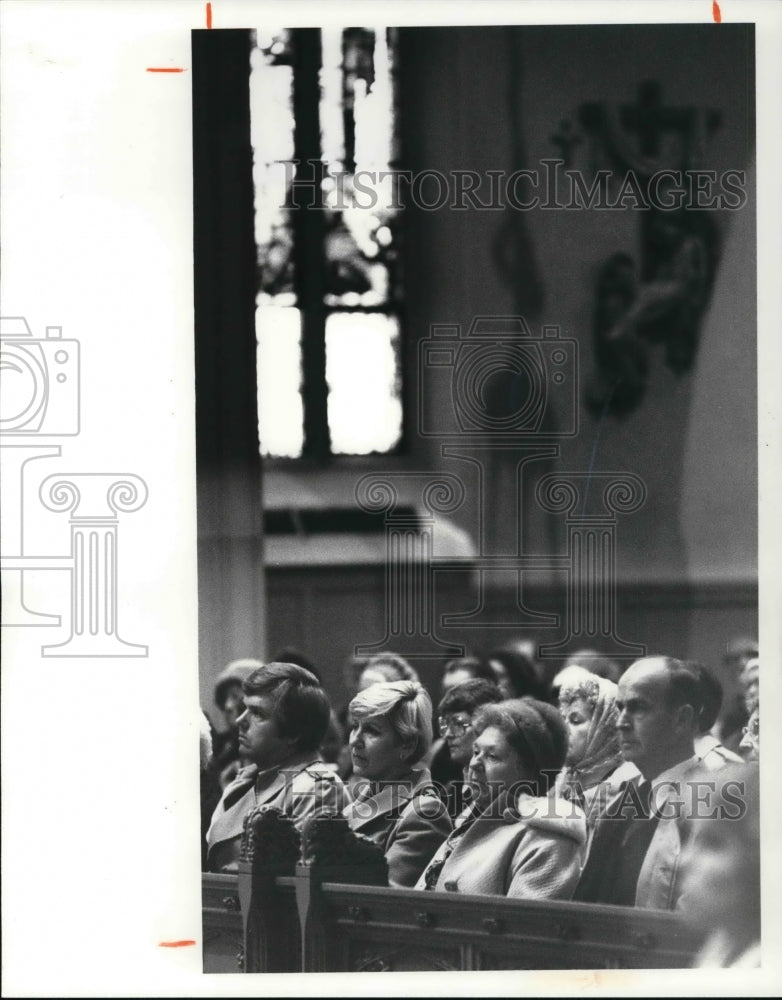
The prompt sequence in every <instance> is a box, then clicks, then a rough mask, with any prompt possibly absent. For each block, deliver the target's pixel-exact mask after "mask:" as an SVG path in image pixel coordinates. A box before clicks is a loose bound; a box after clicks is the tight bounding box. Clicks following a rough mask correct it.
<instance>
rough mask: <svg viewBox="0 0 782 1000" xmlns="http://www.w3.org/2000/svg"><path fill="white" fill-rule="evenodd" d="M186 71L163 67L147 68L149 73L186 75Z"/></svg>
mask: <svg viewBox="0 0 782 1000" xmlns="http://www.w3.org/2000/svg"><path fill="white" fill-rule="evenodd" d="M184 72H185V70H184V69H182V68H181V67H180V68H177V69H169V68H168V67H163V66H147V73H184Z"/></svg>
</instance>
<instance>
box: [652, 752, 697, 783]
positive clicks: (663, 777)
mask: <svg viewBox="0 0 782 1000" xmlns="http://www.w3.org/2000/svg"><path fill="white" fill-rule="evenodd" d="M700 762H701V759H700V757H699V756H698V755H697V754H693V755H692V757H688V758H687V759H686V760H682V761H679V763H678V764H674V765H673V767H669V768H667V770H665V771H663V772H662V773H661V774H658V775H657V776H656V777H655V778H652V779H651V784H652V785H660V784H662V783H663V782H669V781H673V782H676V781H679V780H680V779H681V778H683V777H684V776H685V775H686V774H688V773H689V772H690V771H692V770H693V769H694V768H696V767H697V766H698V764H700Z"/></svg>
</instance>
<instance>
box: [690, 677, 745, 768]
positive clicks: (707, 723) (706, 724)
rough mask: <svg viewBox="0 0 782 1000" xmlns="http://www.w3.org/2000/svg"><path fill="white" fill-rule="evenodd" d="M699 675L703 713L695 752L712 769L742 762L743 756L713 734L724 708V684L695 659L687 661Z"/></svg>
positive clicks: (699, 721)
mask: <svg viewBox="0 0 782 1000" xmlns="http://www.w3.org/2000/svg"><path fill="white" fill-rule="evenodd" d="M687 662H688V664H689V666H690V667H691V668H692V669H693V670H694V671H695V673H696V674H697V675H698V679H699V681H700V685H701V699H702V704H701V713H700V717H699V719H698V735H697V736H696V738H695V752H696V753H697V755H698V756H699V757H700V759H701V760H702V761H703V766H704V767H706V768H709V769H710V770H719V769H720V768H722V767H724V766H725V764H727V763H733V764H740V763H741V757H740V756H739V755H738V754H737V753H734V752H733V751H732V750H729V749H728V748H727V747H725V746H723V745H722V743H721V742H720V740H719V739H718V738H717V737H716V736H714V735H713V733H712V729H713V728H714V727H715V725H716V722H717V718H718V716H719V714H720V709H721V708H722V685H721V684H720V682H719V681H718V680H717V678H716V677H715V676H714V674H713V673H712V672H711V671H710V670H708V669H707V668H706V667H704V666H703V664H702V663H697V662H696V661H694V660H689V661H687Z"/></svg>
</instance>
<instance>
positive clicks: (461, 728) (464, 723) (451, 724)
mask: <svg viewBox="0 0 782 1000" xmlns="http://www.w3.org/2000/svg"><path fill="white" fill-rule="evenodd" d="M471 725H472V719H458V718H450V719H438V720H437V728H438V729H439V730H440V735H441V736H445V735H447V734H448V733H449V732H450V733H451V735H452V736H462V735H464V733H466V732H467V730H468V729H469V728H470V726H471Z"/></svg>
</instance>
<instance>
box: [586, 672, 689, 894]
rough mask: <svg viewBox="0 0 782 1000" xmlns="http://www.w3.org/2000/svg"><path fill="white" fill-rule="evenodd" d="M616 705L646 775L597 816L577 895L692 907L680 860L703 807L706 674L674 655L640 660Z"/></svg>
mask: <svg viewBox="0 0 782 1000" xmlns="http://www.w3.org/2000/svg"><path fill="white" fill-rule="evenodd" d="M616 707H617V709H618V710H619V716H618V719H617V730H618V733H619V745H620V748H621V751H622V756H623V757H624V758H625V760H628V761H631V762H632V763H633V764H635V766H636V767H637V768H638V770H639V771H640V772H641V776H642V778H641V780H640V781H639V780H637V779H634V780H633V781H631V782H628V783H627V784H626V785H624V786H623V787H622V789H621V790H620V792H619V793H618V795H617V796H616V797H615V798H614V799H613V800H612V801H611V802H609V803H608V804H607V805H606V807H605V810H604V811H603V814H602V815H601V816H600V817H599V818H598V820H597V824H596V828H595V836H594V840H593V842H592V847H591V850H590V853H589V857H588V858H587V862H586V865H585V866H584V870H583V872H582V874H581V879H580V881H579V884H578V886H577V888H576V892H575V894H574V896H573V898H574V899H576V900H581V901H582V902H588V903H613V904H617V905H625V906H640V907H646V908H651V909H663V910H674V909H685V908H686V900H685V899H684V898H683V895H682V880H681V873H680V871H679V861H680V856H681V853H682V849H683V847H684V845H685V842H686V839H687V837H688V836H690V835H691V834H690V833H689V832H688V831H689V829H690V828H689V825H688V824H687V820H688V819H689V818H690V817H691V815H692V811H693V807H695V808H704V800H703V798H701V799H700V800H699V792H698V790H697V785H696V784H695V782H697V781H698V779H699V777H702V773H701V772H700V771H699V767H700V765H701V761H700V758H699V757H698V756H697V754H696V753H695V747H694V741H695V737H696V735H697V732H698V720H699V718H700V715H701V708H702V688H701V683H700V678H699V676H698V674H697V673H696V671H694V670H693V669H692V667H691V666H690V665H688V664H686V663H683V662H681V661H680V660H675V659H672V658H671V657H666V656H653V657H646V658H644V659H642V660H637V661H636V662H635V663H634V664H632V666H630V667H629V668H628V670H627V671H626V672H625V673H624V674H623V675H622V677H621V678H620V680H619V689H618V693H617V698H616ZM700 784H701V785H702V784H703V782H701V783H700ZM701 791H703V789H701Z"/></svg>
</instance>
